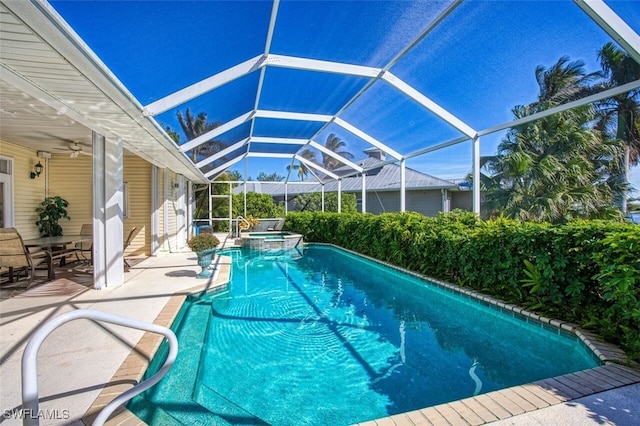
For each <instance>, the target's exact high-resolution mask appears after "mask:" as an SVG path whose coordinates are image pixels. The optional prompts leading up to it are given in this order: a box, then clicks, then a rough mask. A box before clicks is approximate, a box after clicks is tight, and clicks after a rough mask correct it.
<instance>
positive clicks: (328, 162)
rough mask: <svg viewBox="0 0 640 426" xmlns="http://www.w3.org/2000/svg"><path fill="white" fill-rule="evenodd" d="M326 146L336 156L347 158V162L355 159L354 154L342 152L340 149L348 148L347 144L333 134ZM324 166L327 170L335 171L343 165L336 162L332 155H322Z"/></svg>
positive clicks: (328, 137) (328, 138)
mask: <svg viewBox="0 0 640 426" xmlns="http://www.w3.org/2000/svg"><path fill="white" fill-rule="evenodd" d="M324 146H325V148H327V149H328V150H330V151H332V152H334V153H335V154H338V155H340V156H342V157H344V158H346V159H347V160H352V159H353V154H352V153H350V152H349V151H340V149H341V148H344V147H346V146H347V144H346V143H345V142H344V141H343V140H342V139H340V138H339V137H337V136H336V135H335V134H333V133H331V134H330V135H329V136H327V140H326V142H325V143H324ZM322 165H323V166H324V168H325V169H327V170H334V169H336V168H338V167H340V166H341V163H340V161H338V160H336V159H335V158H333V157H331V156H330V155H327V154H325V153H322Z"/></svg>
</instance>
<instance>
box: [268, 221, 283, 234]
mask: <svg viewBox="0 0 640 426" xmlns="http://www.w3.org/2000/svg"><path fill="white" fill-rule="evenodd" d="M282 228H284V219H280V220H278V222H277V223H276V224H275V225H273V226H270V227H268V228H267V231H282Z"/></svg>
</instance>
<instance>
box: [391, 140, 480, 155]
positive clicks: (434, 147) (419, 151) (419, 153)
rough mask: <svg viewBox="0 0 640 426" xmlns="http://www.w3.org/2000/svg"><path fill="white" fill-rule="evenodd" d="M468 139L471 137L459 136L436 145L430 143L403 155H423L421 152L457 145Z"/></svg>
mask: <svg viewBox="0 0 640 426" xmlns="http://www.w3.org/2000/svg"><path fill="white" fill-rule="evenodd" d="M469 139H471V138H468V137H466V136H461V137H459V138H455V139H452V140H450V141H446V142H441V143H439V144H436V145H432V146H428V147H426V148H422V149H419V150H417V151H414V152H412V153H410V154H407V155H405V156H404V158H407V159H409V158H413V157H417V156H419V155H423V154H426V153H428V152H433V151H437V150H439V149H443V148H447V147H450V146H453V145H457V144H459V143H462V142H466V141H468V140H469Z"/></svg>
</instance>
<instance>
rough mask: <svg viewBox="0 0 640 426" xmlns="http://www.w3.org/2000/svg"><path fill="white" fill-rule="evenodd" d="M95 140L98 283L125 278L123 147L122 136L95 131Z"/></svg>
mask: <svg viewBox="0 0 640 426" xmlns="http://www.w3.org/2000/svg"><path fill="white" fill-rule="evenodd" d="M92 142H93V252H94V256H93V278H94V287H95V288H96V289H101V288H102V287H113V286H118V285H122V283H123V282H124V262H123V236H122V232H123V223H122V222H123V217H122V211H123V197H122V174H123V164H122V163H123V150H122V141H121V140H117V141H114V140H111V139H109V140H107V139H105V137H104V136H102V135H100V134H98V133H96V132H92Z"/></svg>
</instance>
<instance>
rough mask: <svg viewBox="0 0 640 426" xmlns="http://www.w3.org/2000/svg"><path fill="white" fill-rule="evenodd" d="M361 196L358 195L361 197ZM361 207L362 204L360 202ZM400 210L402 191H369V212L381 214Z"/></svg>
mask: <svg viewBox="0 0 640 426" xmlns="http://www.w3.org/2000/svg"><path fill="white" fill-rule="evenodd" d="M360 198H361V197H358V199H360ZM358 206H359V208H362V205H361V204H360V203H358ZM399 211H400V191H384V192H369V191H367V213H373V214H381V213H387V212H399Z"/></svg>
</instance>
